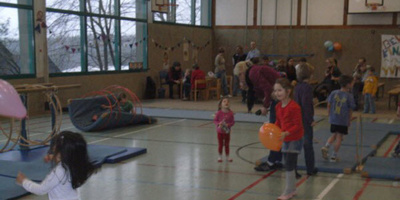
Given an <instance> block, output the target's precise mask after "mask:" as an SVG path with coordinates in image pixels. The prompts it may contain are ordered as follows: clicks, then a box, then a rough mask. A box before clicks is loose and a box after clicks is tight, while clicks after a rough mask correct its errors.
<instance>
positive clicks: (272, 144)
mask: <svg viewBox="0 0 400 200" xmlns="http://www.w3.org/2000/svg"><path fill="white" fill-rule="evenodd" d="M281 135H282V131H281V129H280V128H279V127H278V126H277V125H275V124H271V123H264V124H263V125H262V126H261V127H260V130H259V132H258V138H259V139H260V142H261V143H262V144H263V145H264V147H265V148H267V149H269V150H272V151H280V150H281V148H282V143H283V141H282V140H281Z"/></svg>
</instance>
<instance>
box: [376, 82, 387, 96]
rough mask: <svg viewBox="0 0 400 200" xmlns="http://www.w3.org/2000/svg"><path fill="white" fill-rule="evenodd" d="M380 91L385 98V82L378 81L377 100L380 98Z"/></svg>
mask: <svg viewBox="0 0 400 200" xmlns="http://www.w3.org/2000/svg"><path fill="white" fill-rule="evenodd" d="M379 93H381V94H382V98H383V95H384V94H385V83H382V82H380V83H378V91H376V100H378V99H379Z"/></svg>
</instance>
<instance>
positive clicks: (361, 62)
mask: <svg viewBox="0 0 400 200" xmlns="http://www.w3.org/2000/svg"><path fill="white" fill-rule="evenodd" d="M366 72H367V60H366V59H365V58H364V57H361V58H359V59H358V63H357V65H356V67H355V68H354V70H353V78H354V85H353V90H352V93H353V96H354V102H355V104H356V109H355V110H358V108H359V104H360V96H361V91H362V90H363V87H364V81H365V79H366V78H367V75H368V73H366Z"/></svg>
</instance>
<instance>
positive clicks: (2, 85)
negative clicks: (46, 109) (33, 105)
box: [0, 79, 26, 119]
mask: <svg viewBox="0 0 400 200" xmlns="http://www.w3.org/2000/svg"><path fill="white" fill-rule="evenodd" d="M0 115H2V116H6V117H13V118H18V119H22V118H25V117H26V108H25V106H24V104H22V101H21V99H20V97H19V95H18V93H17V91H15V89H14V87H13V86H12V85H11V84H9V83H8V82H7V81H4V80H1V79H0Z"/></svg>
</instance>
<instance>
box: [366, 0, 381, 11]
mask: <svg viewBox="0 0 400 200" xmlns="http://www.w3.org/2000/svg"><path fill="white" fill-rule="evenodd" d="M383 2H384V0H365V6H366V7H367V8H368V10H370V11H377V10H385V7H384V6H383Z"/></svg>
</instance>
